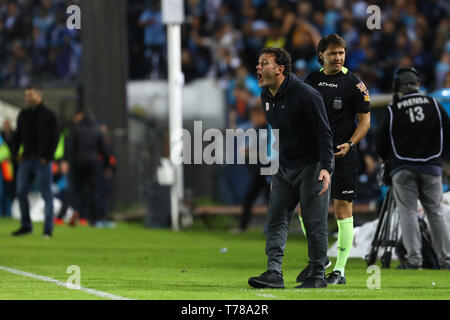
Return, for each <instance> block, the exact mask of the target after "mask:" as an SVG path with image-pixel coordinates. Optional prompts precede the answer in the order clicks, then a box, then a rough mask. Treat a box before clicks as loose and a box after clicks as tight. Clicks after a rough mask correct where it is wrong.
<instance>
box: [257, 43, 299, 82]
mask: <svg viewBox="0 0 450 320" xmlns="http://www.w3.org/2000/svg"><path fill="white" fill-rule="evenodd" d="M264 53H265V54H272V55H274V56H275V63H276V64H277V65H279V66H284V71H283V74H284V75H285V76H288V75H289V74H290V73H291V71H292V58H291V55H290V54H289V52H287V51H286V50H285V49H283V48H274V47H267V48H264V49H263V50H262V51H261V54H260V55H262V54H264Z"/></svg>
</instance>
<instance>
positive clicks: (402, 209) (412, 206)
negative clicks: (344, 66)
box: [376, 67, 450, 269]
mask: <svg viewBox="0 0 450 320" xmlns="http://www.w3.org/2000/svg"><path fill="white" fill-rule="evenodd" d="M393 89H394V98H393V101H392V103H391V104H390V105H389V106H388V107H387V110H386V115H385V118H384V119H383V121H382V122H381V124H380V127H379V129H378V134H377V143H376V144H377V151H378V153H379V155H380V156H381V157H382V158H383V160H384V161H389V162H390V177H391V178H392V190H393V194H394V198H395V201H396V204H397V207H398V212H399V216H400V227H401V229H402V234H403V236H402V238H403V243H404V246H405V249H406V251H407V256H406V257H407V261H405V263H403V264H401V265H399V267H398V268H399V269H419V268H421V267H422V263H423V257H422V252H421V249H422V237H421V234H420V228H419V220H418V217H417V209H418V208H417V200H418V199H419V200H420V201H421V203H422V205H423V208H424V211H425V214H426V216H427V218H428V221H429V224H430V229H431V237H432V239H431V242H432V247H433V249H434V251H435V252H436V255H437V257H438V262H439V267H440V268H441V269H450V232H449V226H448V225H447V223H446V220H445V217H444V214H443V211H442V206H441V203H442V192H443V190H442V161H441V158H442V155H443V154H444V153H445V152H446V149H447V148H448V146H449V144H450V143H449V142H450V140H449V138H450V137H449V128H450V120H449V118H448V115H447V113H446V112H445V110H444V108H443V107H442V106H441V105H440V104H439V103H438V102H437V101H436V100H435V99H434V98H432V97H429V96H425V95H422V94H420V93H419V73H418V72H417V70H416V69H414V68H404V67H399V68H397V70H396V71H395V74H394V81H393Z"/></svg>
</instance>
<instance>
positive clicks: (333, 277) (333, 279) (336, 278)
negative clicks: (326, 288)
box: [325, 270, 346, 284]
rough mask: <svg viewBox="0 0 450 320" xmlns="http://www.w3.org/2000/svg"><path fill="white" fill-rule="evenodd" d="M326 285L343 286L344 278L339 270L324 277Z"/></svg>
mask: <svg viewBox="0 0 450 320" xmlns="http://www.w3.org/2000/svg"><path fill="white" fill-rule="evenodd" d="M325 279H326V280H327V283H328V284H345V283H346V281H345V276H343V275H341V272H340V271H339V270H335V271H333V272H331V273H329V274H327V275H326V276H325Z"/></svg>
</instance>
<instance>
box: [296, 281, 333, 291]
mask: <svg viewBox="0 0 450 320" xmlns="http://www.w3.org/2000/svg"><path fill="white" fill-rule="evenodd" d="M326 287H327V280H325V279H316V278H306V280H305V282H303V283H302V284H301V285H299V286H296V287H295V289H317V288H326Z"/></svg>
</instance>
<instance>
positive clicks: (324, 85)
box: [318, 82, 338, 88]
mask: <svg viewBox="0 0 450 320" xmlns="http://www.w3.org/2000/svg"><path fill="white" fill-rule="evenodd" d="M318 86H319V87H328V88H337V87H338V85H337V84H336V83H326V82H319V84H318Z"/></svg>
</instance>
